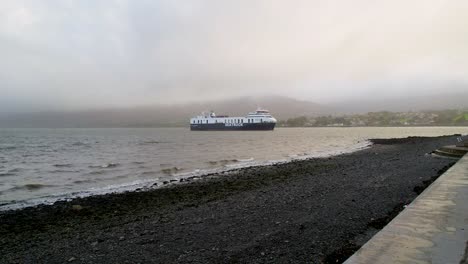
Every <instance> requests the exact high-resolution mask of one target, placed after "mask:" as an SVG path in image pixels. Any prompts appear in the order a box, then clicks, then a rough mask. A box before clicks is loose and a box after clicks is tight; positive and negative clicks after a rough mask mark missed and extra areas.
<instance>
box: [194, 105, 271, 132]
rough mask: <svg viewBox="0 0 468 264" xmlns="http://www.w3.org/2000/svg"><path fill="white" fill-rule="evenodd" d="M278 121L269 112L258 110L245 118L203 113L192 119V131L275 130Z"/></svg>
mask: <svg viewBox="0 0 468 264" xmlns="http://www.w3.org/2000/svg"><path fill="white" fill-rule="evenodd" d="M275 125H276V119H275V118H274V117H273V116H272V115H271V114H270V112H269V111H268V110H265V109H257V110H256V111H255V112H250V113H249V114H248V115H247V116H245V117H229V116H226V115H220V116H217V115H216V114H215V113H214V112H210V113H203V114H202V115H200V116H197V117H194V118H191V119H190V130H273V129H274V128H275Z"/></svg>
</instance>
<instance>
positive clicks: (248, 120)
mask: <svg viewBox="0 0 468 264" xmlns="http://www.w3.org/2000/svg"><path fill="white" fill-rule="evenodd" d="M253 122H254V120H253V119H247V123H253ZM262 122H263V119H260V123H262ZM193 123H194V124H203V120H193ZM205 123H206V124H208V120H206V122H205ZM215 123H218V120H215ZM221 123H228V124H230V123H241V124H242V123H244V120H243V119H227V120H224V122H221Z"/></svg>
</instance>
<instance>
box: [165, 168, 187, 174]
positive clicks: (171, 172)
mask: <svg viewBox="0 0 468 264" xmlns="http://www.w3.org/2000/svg"><path fill="white" fill-rule="evenodd" d="M181 170H182V168H179V167H172V168H166V169H162V170H161V172H162V173H164V174H168V175H171V174H174V173H177V172H178V171H181Z"/></svg>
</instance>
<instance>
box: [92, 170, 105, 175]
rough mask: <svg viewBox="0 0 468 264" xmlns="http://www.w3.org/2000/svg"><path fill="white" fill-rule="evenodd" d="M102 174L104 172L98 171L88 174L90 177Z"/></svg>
mask: <svg viewBox="0 0 468 264" xmlns="http://www.w3.org/2000/svg"><path fill="white" fill-rule="evenodd" d="M104 173H105V171H102V170H100V171H92V172H90V173H89V174H90V175H100V174H104Z"/></svg>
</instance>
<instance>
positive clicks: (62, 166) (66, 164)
mask: <svg viewBox="0 0 468 264" xmlns="http://www.w3.org/2000/svg"><path fill="white" fill-rule="evenodd" d="M71 166H73V165H72V164H70V163H65V164H54V167H57V168H69V167H71Z"/></svg>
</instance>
